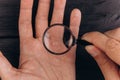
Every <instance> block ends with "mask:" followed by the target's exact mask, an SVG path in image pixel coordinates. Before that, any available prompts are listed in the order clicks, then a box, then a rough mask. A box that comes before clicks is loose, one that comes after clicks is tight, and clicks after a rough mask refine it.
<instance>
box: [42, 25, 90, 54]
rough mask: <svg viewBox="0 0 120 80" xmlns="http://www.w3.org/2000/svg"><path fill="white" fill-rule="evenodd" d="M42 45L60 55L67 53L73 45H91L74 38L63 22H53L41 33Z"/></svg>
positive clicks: (52, 52)
mask: <svg viewBox="0 0 120 80" xmlns="http://www.w3.org/2000/svg"><path fill="white" fill-rule="evenodd" d="M42 41H43V45H44V47H45V49H46V50H47V51H48V52H50V53H51V54H55V55H62V54H65V53H67V52H68V51H69V50H70V49H71V48H72V47H73V46H74V45H76V44H79V45H82V46H86V45H91V43H89V42H86V41H84V40H81V39H76V38H75V36H74V35H73V33H72V31H71V30H70V28H69V27H67V26H65V25H63V24H53V25H51V26H50V27H48V28H47V29H46V30H45V32H44V34H43V39H42Z"/></svg>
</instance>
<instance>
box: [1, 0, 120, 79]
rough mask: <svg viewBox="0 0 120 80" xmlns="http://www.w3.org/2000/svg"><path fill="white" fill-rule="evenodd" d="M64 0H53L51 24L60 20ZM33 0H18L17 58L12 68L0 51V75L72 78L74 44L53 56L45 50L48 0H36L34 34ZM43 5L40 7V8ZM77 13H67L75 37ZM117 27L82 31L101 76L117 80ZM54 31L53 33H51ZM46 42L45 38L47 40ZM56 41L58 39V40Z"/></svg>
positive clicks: (119, 47)
mask: <svg viewBox="0 0 120 80" xmlns="http://www.w3.org/2000/svg"><path fill="white" fill-rule="evenodd" d="M65 3H66V0H55V4H54V11H53V16H52V20H51V24H55V23H63V17H64V16H63V15H64V14H63V13H64V8H65ZM32 6H33V0H21V8H20V18H19V34H20V62H19V68H18V69H16V68H14V67H13V66H12V65H11V64H10V63H9V62H8V60H7V59H6V58H5V57H4V56H3V55H2V52H0V77H1V79H2V80H75V56H76V55H75V52H76V46H74V47H73V48H72V49H71V50H70V51H69V52H68V53H67V54H64V55H61V56H56V55H52V54H50V53H49V52H47V51H46V49H45V48H44V46H43V44H42V35H43V33H44V31H45V29H46V28H47V26H48V12H49V6H50V0H39V6H38V11H37V16H36V27H35V28H36V38H34V37H33V31H32V23H31V17H32ZM43 7H44V8H43ZM80 19H81V13H80V11H79V10H78V9H74V10H73V11H72V13H71V20H70V29H71V30H72V32H73V34H74V35H75V37H76V38H77V36H78V31H79V25H80ZM119 34H120V28H118V29H115V30H110V31H107V32H105V33H104V34H103V33H100V32H90V33H86V34H85V35H84V36H83V37H82V39H83V40H86V41H89V42H91V43H93V45H89V46H86V50H87V51H88V52H89V53H90V55H91V56H93V58H94V59H95V60H96V62H97V63H98V65H99V67H100V69H101V70H102V72H103V75H104V77H105V80H120V74H119V72H120V70H119V65H120V58H119V55H120V35H119ZM52 35H54V34H52ZM48 42H49V40H48ZM58 44H59V43H58Z"/></svg>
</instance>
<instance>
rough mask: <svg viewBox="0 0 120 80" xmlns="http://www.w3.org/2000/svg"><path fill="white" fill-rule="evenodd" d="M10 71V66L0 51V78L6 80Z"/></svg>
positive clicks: (11, 68)
mask: <svg viewBox="0 0 120 80" xmlns="http://www.w3.org/2000/svg"><path fill="white" fill-rule="evenodd" d="M12 70H13V67H12V65H11V64H10V63H9V62H8V60H7V59H6V58H5V57H4V56H3V54H2V52H1V51H0V77H1V78H2V79H6V78H8V77H9V75H10V74H11V72H12Z"/></svg>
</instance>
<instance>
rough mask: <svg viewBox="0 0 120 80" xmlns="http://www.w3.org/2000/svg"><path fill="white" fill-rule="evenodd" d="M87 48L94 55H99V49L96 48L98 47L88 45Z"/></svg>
mask: <svg viewBox="0 0 120 80" xmlns="http://www.w3.org/2000/svg"><path fill="white" fill-rule="evenodd" d="M85 49H86V50H87V52H88V53H89V54H90V55H91V56H93V57H94V56H96V55H98V51H97V50H96V48H95V47H94V46H93V45H89V46H86V47H85Z"/></svg>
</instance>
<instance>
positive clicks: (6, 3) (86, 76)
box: [0, 0, 120, 80]
mask: <svg viewBox="0 0 120 80" xmlns="http://www.w3.org/2000/svg"><path fill="white" fill-rule="evenodd" d="M35 1H37V0H35ZM19 5H20V0H0V50H2V51H3V53H4V55H5V56H6V57H7V59H8V60H9V61H10V62H11V64H12V65H13V66H15V67H17V66H18V61H19V38H18V16H19ZM119 7H120V0H67V5H66V10H65V19H64V24H66V25H68V24H69V16H70V12H71V10H72V9H73V8H79V9H80V10H81V11H82V23H81V28H80V34H79V36H81V35H83V34H84V33H86V32H89V31H94V30H97V31H101V32H104V31H107V30H109V29H113V28H116V27H119V26H120V10H119ZM76 73H77V80H104V78H103V76H102V74H101V72H100V70H99V68H98V66H97V64H96V63H95V61H94V60H93V59H92V57H90V56H89V55H88V54H87V52H86V51H85V50H84V48H83V47H81V46H78V49H77V59H76Z"/></svg>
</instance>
